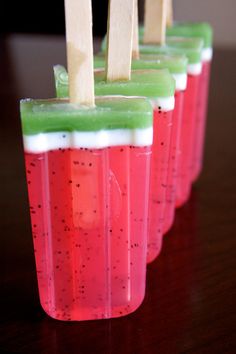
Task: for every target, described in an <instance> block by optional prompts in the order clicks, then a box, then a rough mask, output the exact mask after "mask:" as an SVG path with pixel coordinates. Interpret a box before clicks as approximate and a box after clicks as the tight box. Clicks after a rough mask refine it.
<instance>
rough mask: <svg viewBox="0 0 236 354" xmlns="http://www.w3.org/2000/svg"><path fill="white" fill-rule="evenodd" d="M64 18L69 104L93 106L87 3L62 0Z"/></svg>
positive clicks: (89, 4)
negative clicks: (63, 1)
mask: <svg viewBox="0 0 236 354" xmlns="http://www.w3.org/2000/svg"><path fill="white" fill-rule="evenodd" d="M65 17H66V43H67V62H68V75H69V97H70V102H71V103H80V104H83V105H87V106H94V76H93V35H92V5H91V0H65Z"/></svg>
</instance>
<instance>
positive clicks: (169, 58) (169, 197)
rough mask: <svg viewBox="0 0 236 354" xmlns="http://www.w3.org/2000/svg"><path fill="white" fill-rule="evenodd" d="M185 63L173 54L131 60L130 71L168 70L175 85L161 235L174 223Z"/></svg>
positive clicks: (99, 59) (99, 60) (98, 61)
mask: <svg viewBox="0 0 236 354" xmlns="http://www.w3.org/2000/svg"><path fill="white" fill-rule="evenodd" d="M187 62H188V60H187V57H186V56H183V55H175V54H169V55H167V54H141V55H140V59H139V60H132V69H134V70H135V69H145V70H146V69H162V68H167V69H169V71H170V73H171V74H172V76H173V77H174V79H175V83H176V89H175V108H174V112H173V124H172V135H171V143H170V144H171V147H170V156H169V166H168V180H167V190H166V207H165V216H164V228H163V233H166V232H167V231H168V230H169V229H170V228H171V226H172V224H173V221H174V210H175V197H176V184H177V183H176V182H177V181H176V179H177V176H178V173H179V171H178V165H179V164H178V156H179V151H180V145H179V144H180V131H181V124H182V113H183V102H184V95H185V90H186V86H187ZM104 66H105V59H104V57H103V56H102V55H97V56H95V57H94V67H95V68H96V69H97V68H101V67H104Z"/></svg>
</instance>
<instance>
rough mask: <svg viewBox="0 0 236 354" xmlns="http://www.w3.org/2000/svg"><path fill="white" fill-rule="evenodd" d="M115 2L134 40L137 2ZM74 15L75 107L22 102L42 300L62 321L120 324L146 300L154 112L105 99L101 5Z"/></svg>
mask: <svg viewBox="0 0 236 354" xmlns="http://www.w3.org/2000/svg"><path fill="white" fill-rule="evenodd" d="M114 5H117V1H116V2H114V1H113V0H111V1H110V11H109V13H110V15H111V14H113V15H114V16H115V18H116V20H119V18H117V15H119V16H121V17H122V18H127V21H126V22H125V25H126V26H125V31H124V32H125V33H126V34H128V32H129V31H128V27H130V28H132V11H133V0H127V1H126V2H125V4H124V6H123V7H122V8H120V9H119V11H114V10H116V6H114ZM65 10H66V11H65V12H66V38H67V59H68V75H69V82H68V85H69V100H60V99H51V100H29V99H27V100H22V101H21V120H22V129H23V141H24V150H25V161H26V172H27V180H28V192H29V201H30V211H31V222H32V231H33V239H34V247H35V259H36V268H37V276H38V285H39V294H40V301H41V304H42V307H43V308H44V310H45V311H46V313H48V314H49V315H50V316H51V317H53V318H55V319H60V320H66V321H71V320H77V321H80V320H89V319H102V318H111V317H119V316H123V315H125V314H128V313H130V312H132V311H134V310H135V309H136V308H137V307H138V306H139V305H140V304H141V302H142V300H143V297H144V293H145V280H146V279H145V275H146V253H147V213H148V193H149V173H150V155H151V144H152V140H153V110H152V106H151V105H150V102H149V101H147V100H146V99H144V98H137V97H136V98H134V97H133V98H128V97H100V98H97V99H95V97H94V75H93V50H92V7H91V1H89V0H77V1H74V0H66V1H65ZM119 16H118V17H119ZM121 28H122V26H121ZM126 29H127V31H126ZM125 39H127V42H126V41H123V43H124V44H125V42H126V45H127V48H128V47H129V46H130V37H129V36H128V35H127V36H125ZM116 47H119V46H116ZM122 48H124V47H122ZM108 66H109V65H108ZM123 68H124V69H125V70H124V71H123V72H122V71H121V72H119V75H123V74H124V75H125V76H124V77H125V78H127V79H128V77H129V72H130V68H129V66H128V65H126V66H124V67H123ZM108 69H109V67H108ZM110 69H111V67H110ZM116 73H117V72H116V70H113V75H115V74H116ZM137 171H139V173H138V174H137Z"/></svg>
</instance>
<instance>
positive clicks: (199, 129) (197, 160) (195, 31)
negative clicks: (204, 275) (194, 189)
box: [167, 22, 213, 181]
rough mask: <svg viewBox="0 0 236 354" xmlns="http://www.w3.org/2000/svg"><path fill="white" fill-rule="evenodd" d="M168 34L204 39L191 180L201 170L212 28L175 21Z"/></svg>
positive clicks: (203, 24)
mask: <svg viewBox="0 0 236 354" xmlns="http://www.w3.org/2000/svg"><path fill="white" fill-rule="evenodd" d="M167 35H168V36H182V37H187V38H189V37H200V38H202V39H203V41H204V46H203V50H202V73H201V78H200V84H199V93H198V103H197V117H196V127H195V134H194V149H193V157H192V180H193V181H196V180H197V178H198V176H199V175H200V173H201V170H202V163H203V150H204V140H205V126H206V118H207V117H206V115H207V105H208V91H209V81H210V68H211V61H212V55H213V50H212V35H213V33H212V28H211V26H210V25H209V24H208V23H205V22H196V23H175V24H174V25H173V26H171V27H169V28H168V29H167Z"/></svg>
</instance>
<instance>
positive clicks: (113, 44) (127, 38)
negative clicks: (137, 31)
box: [106, 0, 134, 81]
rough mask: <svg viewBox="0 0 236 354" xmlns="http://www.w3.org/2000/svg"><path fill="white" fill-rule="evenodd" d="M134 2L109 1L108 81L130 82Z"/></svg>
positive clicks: (123, 0)
mask: <svg viewBox="0 0 236 354" xmlns="http://www.w3.org/2000/svg"><path fill="white" fill-rule="evenodd" d="M133 21H134V0H109V11H108V29H107V61H106V75H107V81H116V80H130V75H131V60H132V40H133Z"/></svg>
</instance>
